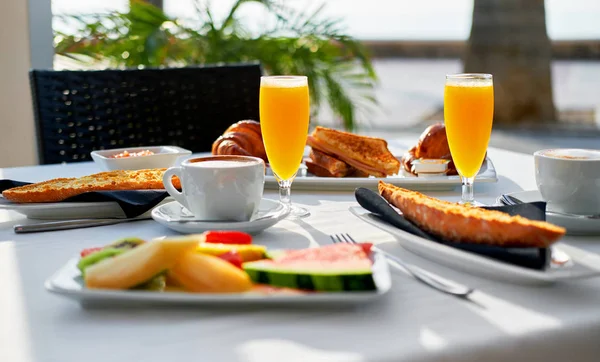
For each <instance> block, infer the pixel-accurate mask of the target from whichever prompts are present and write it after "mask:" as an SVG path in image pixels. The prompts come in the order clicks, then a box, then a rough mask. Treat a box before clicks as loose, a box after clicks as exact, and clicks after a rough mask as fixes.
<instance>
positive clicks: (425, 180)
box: [265, 157, 498, 191]
mask: <svg viewBox="0 0 600 362" xmlns="http://www.w3.org/2000/svg"><path fill="white" fill-rule="evenodd" d="M398 158H400V157H398ZM379 180H382V181H385V182H387V183H391V184H392V185H395V186H400V187H404V188H407V189H411V190H430V191H433V190H452V189H454V188H455V187H457V186H460V184H461V182H460V177H459V176H428V177H417V176H414V175H413V174H410V173H408V172H405V171H404V170H403V169H401V170H400V174H398V175H394V176H389V177H386V178H377V177H373V176H371V177H317V176H313V175H312V174H309V173H307V172H306V168H305V166H304V165H302V167H301V168H300V170H299V171H298V175H297V176H296V178H295V179H294V182H293V184H292V188H293V189H294V190H311V191H325V190H354V189H355V188H357V187H367V188H371V189H374V188H377V183H378V182H379ZM497 181H498V176H497V175H496V169H495V168H494V164H493V163H492V160H490V159H489V158H487V159H486V162H485V163H484V164H483V166H482V167H481V170H480V171H479V174H478V175H477V177H476V182H477V183H482V182H497ZM278 187H279V185H278V183H277V180H276V179H275V177H274V176H273V174H272V173H271V171H270V170H269V171H268V173H267V176H266V178H265V188H269V189H277V188H278Z"/></svg>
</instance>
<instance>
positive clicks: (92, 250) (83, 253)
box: [80, 247, 102, 258]
mask: <svg viewBox="0 0 600 362" xmlns="http://www.w3.org/2000/svg"><path fill="white" fill-rule="evenodd" d="M100 250H102V247H97V248H87V249H83V250H82V251H81V253H80V255H81V257H82V258H84V257H86V256H88V255H90V254H93V253H95V252H97V251H100Z"/></svg>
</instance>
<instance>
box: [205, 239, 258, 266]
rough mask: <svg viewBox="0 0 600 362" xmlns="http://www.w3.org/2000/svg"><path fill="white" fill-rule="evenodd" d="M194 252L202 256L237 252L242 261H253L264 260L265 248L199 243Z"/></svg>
mask: <svg viewBox="0 0 600 362" xmlns="http://www.w3.org/2000/svg"><path fill="white" fill-rule="evenodd" d="M196 251H197V252H199V253H202V254H209V255H215V256H219V255H221V254H224V253H227V252H229V251H237V252H238V254H240V257H241V258H242V261H244V262H246V261H255V260H260V259H265V258H266V253H267V248H266V247H265V246H262V245H237V244H213V243H200V244H199V245H198V247H197V248H196Z"/></svg>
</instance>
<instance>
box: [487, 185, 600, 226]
mask: <svg viewBox="0 0 600 362" xmlns="http://www.w3.org/2000/svg"><path fill="white" fill-rule="evenodd" d="M508 195H509V196H512V197H514V198H516V199H518V200H521V201H523V202H536V201H543V200H544V199H543V198H542V195H541V194H540V192H539V191H538V190H532V191H519V192H513V193H510V194H508ZM498 202H499V203H500V204H502V201H500V199H498ZM546 221H548V222H549V223H551V224H555V225H559V226H562V227H564V228H566V229H567V234H569V235H600V219H590V218H586V217H581V216H579V217H577V216H570V215H564V214H556V213H547V214H546Z"/></svg>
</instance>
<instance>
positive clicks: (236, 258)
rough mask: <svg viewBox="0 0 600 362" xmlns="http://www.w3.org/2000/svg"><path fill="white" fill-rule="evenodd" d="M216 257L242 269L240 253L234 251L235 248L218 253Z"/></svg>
mask: <svg viewBox="0 0 600 362" xmlns="http://www.w3.org/2000/svg"><path fill="white" fill-rule="evenodd" d="M218 257H219V259H223V260H225V261H226V262H228V263H229V264H231V265H233V266H234V267H236V268H240V269H242V257H241V256H240V254H239V253H238V252H237V251H235V250H232V251H228V252H226V253H223V254H221V255H219V256H218Z"/></svg>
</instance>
